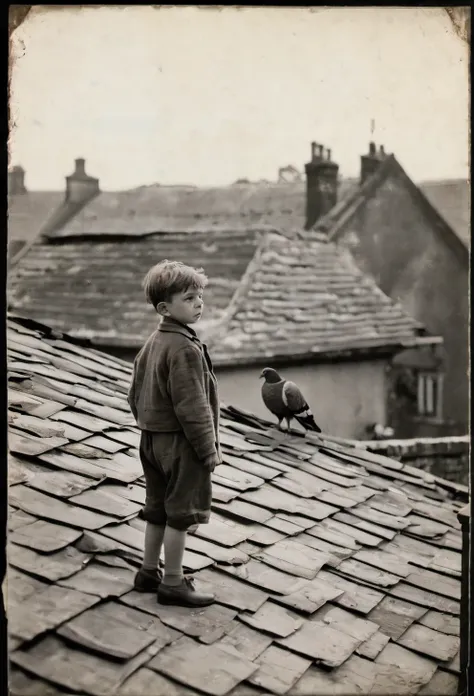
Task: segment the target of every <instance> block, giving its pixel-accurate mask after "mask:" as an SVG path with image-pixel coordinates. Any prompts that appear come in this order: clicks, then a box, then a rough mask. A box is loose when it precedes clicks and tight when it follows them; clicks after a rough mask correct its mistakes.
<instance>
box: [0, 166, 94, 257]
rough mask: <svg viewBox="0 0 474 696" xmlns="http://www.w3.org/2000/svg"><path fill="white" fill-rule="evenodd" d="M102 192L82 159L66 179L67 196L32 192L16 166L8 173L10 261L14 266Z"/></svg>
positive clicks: (56, 193)
mask: <svg viewBox="0 0 474 696" xmlns="http://www.w3.org/2000/svg"><path fill="white" fill-rule="evenodd" d="M98 191H99V182H98V180H97V179H95V178H94V177H90V176H88V175H87V174H86V172H85V162H84V160H83V159H78V160H76V163H75V170H74V172H73V173H72V174H71V175H70V176H68V177H66V189H65V192H64V193H63V192H61V191H30V190H28V189H27V188H26V184H25V170H24V169H23V167H21V166H19V165H15V166H14V167H12V169H11V170H10V171H9V172H8V230H7V232H8V234H7V248H8V260H9V263H10V264H11V265H13V264H15V262H16V260H17V258H19V257H21V255H22V254H24V253H25V252H26V250H27V249H28V248H29V246H31V244H33V243H34V241H35V240H36V239H37V238H38V237H39V236H40V235H41V234H48V233H50V232H51V231H52V230H54V229H56V227H57V226H58V225H59V226H61V225H63V224H65V223H66V222H67V220H68V219H69V218H70V217H71V216H74V215H75V214H76V213H77V212H78V211H79V210H80V208H81V207H82V205H85V204H86V203H87V202H89V201H90V200H91V198H93V197H94V196H95V195H96V194H97V193H98Z"/></svg>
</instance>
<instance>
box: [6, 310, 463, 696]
mask: <svg viewBox="0 0 474 696" xmlns="http://www.w3.org/2000/svg"><path fill="white" fill-rule="evenodd" d="M7 325H8V326H7V330H8V334H7V335H8V351H9V356H8V368H9V372H8V378H9V393H8V397H9V438H8V445H9V455H8V459H9V462H8V476H9V481H8V483H9V520H8V529H9V536H8V563H9V568H8V576H7V583H6V598H7V603H8V618H9V622H8V628H9V659H10V670H9V672H10V674H9V680H10V691H11V693H12V694H24V693H38V692H42V693H50V694H54V695H55V696H56V695H57V694H62V693H68V692H71V691H74V692H76V693H81V694H86V695H87V696H96V695H97V694H98V693H100V694H104V696H107V695H108V694H110V695H113V694H120V695H121V696H132V695H133V694H135V695H136V694H138V693H175V694H178V693H186V694H189V696H191V695H192V694H196V695H197V694H199V693H204V694H208V695H209V696H227V695H229V696H230V695H231V694H232V696H235V694H239V693H240V694H249V695H253V694H255V696H257V694H258V693H262V691H261V690H262V689H263V690H264V692H265V693H267V694H272V695H273V694H275V696H276V695H283V694H285V693H292V694H296V695H300V694H301V695H303V694H308V693H329V692H330V691H333V690H334V689H335V688H336V689H337V690H338V692H339V691H340V692H344V693H356V692H359V691H363V692H364V693H370V692H373V693H396V692H397V690H399V688H400V684H403V685H404V688H406V690H407V691H410V693H411V692H418V691H419V690H420V689H421V688H423V690H424V691H426V692H427V693H431V691H432V690H436V689H437V690H438V691H441V692H442V693H453V694H454V693H456V687H457V680H458V677H459V672H460V666H459V616H460V611H461V609H460V603H459V595H460V573H461V571H460V568H461V553H460V549H461V532H460V525H459V522H458V519H457V515H458V513H459V510H460V508H462V506H463V505H464V504H465V502H466V500H467V496H468V489H467V487H462V486H459V487H458V488H457V489H456V490H455V491H453V490H452V489H450V488H449V485H447V486H443V481H439V480H436V479H435V477H432V476H430V474H428V473H426V472H424V471H422V470H419V469H415V468H413V467H411V466H409V465H407V464H404V463H402V462H399V461H396V460H394V459H390V458H389V457H385V456H381V455H377V454H374V453H371V452H367V451H365V450H362V449H357V448H355V447H350V446H343V445H341V444H337V443H336V442H334V438H333V437H332V436H330V435H326V434H324V433H322V434H320V435H318V436H316V435H314V434H312V435H310V436H306V437H305V436H301V435H300V434H297V433H293V432H290V433H289V434H287V435H283V436H282V435H281V434H279V433H278V431H277V430H276V429H275V428H274V427H272V426H271V424H269V423H268V422H266V421H264V420H262V419H259V418H257V417H255V416H254V415H252V414H250V413H247V412H244V411H241V410H239V409H236V408H233V407H231V406H225V405H222V421H221V441H222V449H223V455H224V464H222V465H221V466H220V467H219V468H218V469H216V471H215V472H214V474H213V502H212V516H211V521H210V523H209V524H208V525H202V526H201V527H200V528H199V529H198V531H197V532H196V533H195V534H193V535H189V537H188V543H187V550H186V552H185V558H184V564H185V567H186V569H187V570H190V571H193V572H194V576H195V578H196V583H197V584H198V585H199V586H201V587H203V588H206V589H207V588H208V587H212V588H213V590H214V591H215V592H216V594H217V601H216V603H215V604H214V605H212V606H211V607H208V608H206V609H202V610H199V611H193V610H189V609H179V608H176V607H163V606H162V605H159V604H157V603H156V599H155V597H154V596H151V595H144V594H140V593H137V592H134V591H133V577H134V574H135V572H136V569H137V568H138V567H139V566H140V564H141V562H142V554H143V536H144V523H143V521H142V520H141V519H140V516H139V511H140V509H141V506H142V505H143V503H144V497H145V489H144V485H143V483H144V482H143V472H142V471H141V467H140V464H139V461H138V458H137V447H138V442H139V433H138V430H137V428H136V426H135V424H134V422H133V418H132V417H131V414H130V412H129V409H128V404H127V400H126V393H127V388H128V384H129V380H130V376H131V371H132V366H131V365H127V364H123V362H122V361H120V360H117V359H116V358H113V357H110V356H106V355H103V354H100V353H99V352H98V351H92V350H89V349H87V348H84V347H82V346H79V345H78V344H77V343H76V342H71V341H70V339H69V338H68V337H67V336H64V334H63V335H61V336H59V335H57V336H56V335H55V334H54V332H52V331H50V330H49V329H48V328H47V327H45V326H40V325H39V324H37V323H36V322H34V321H28V320H26V319H25V320H21V321H19V320H18V319H17V318H15V317H13V316H11V315H8V316H7ZM445 483H446V484H449V482H445ZM185 664H186V665H187V666H188V668H187V669H184V668H183V665H185ZM227 664H229V665H230V667H229V668H227V667H226V665H227ZM435 687H436V689H435Z"/></svg>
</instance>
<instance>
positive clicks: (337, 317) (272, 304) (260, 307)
mask: <svg viewBox="0 0 474 696" xmlns="http://www.w3.org/2000/svg"><path fill="white" fill-rule="evenodd" d="M421 330H422V327H421V324H419V323H418V322H416V321H415V320H414V319H412V318H411V317H409V316H408V315H407V314H406V313H405V312H404V310H403V309H402V308H401V307H400V305H398V304H396V303H395V302H394V301H393V300H391V299H390V298H389V297H387V296H386V295H385V294H384V293H383V292H382V291H381V290H380V289H379V288H378V287H377V285H376V284H375V282H374V281H373V280H372V279H371V278H369V277H368V276H365V275H364V274H363V273H362V272H361V271H360V270H359V269H358V268H357V266H356V264H355V262H354V260H353V259H352V257H351V255H350V253H349V252H348V251H347V250H344V249H342V248H340V247H338V246H337V245H336V244H332V243H329V242H327V239H326V237H325V236H324V235H321V236H319V237H317V236H316V235H313V236H312V238H307V239H288V238H286V237H282V236H281V235H276V234H271V233H269V234H267V235H266V236H265V238H264V239H263V240H262V242H261V244H260V247H259V249H258V251H257V253H256V255H255V257H254V259H253V260H252V262H251V264H250V265H249V268H248V269H247V273H246V276H245V277H244V279H243V280H242V282H241V285H240V287H239V290H238V292H237V293H236V295H235V296H234V298H233V300H232V302H231V304H230V306H229V307H228V309H227V310H226V312H225V314H224V318H223V319H222V321H221V322H220V323H219V325H218V326H215V327H214V328H213V333H212V335H211V336H210V337H209V339H208V340H209V345H210V346H211V348H212V355H213V360H214V361H215V363H216V365H222V364H226V363H229V364H237V363H249V362H262V361H263V362H265V361H266V360H267V358H270V357H271V358H275V359H280V358H281V359H285V358H286V359H289V358H290V357H295V358H302V357H308V356H312V355H313V356H314V355H318V354H321V353H331V352H333V351H345V350H354V349H358V348H359V349H360V348H366V349H370V348H377V347H382V346H383V347H386V346H397V345H403V344H406V345H409V344H411V343H415V344H416V341H417V338H416V337H417V336H418V334H419V333H420V331H421Z"/></svg>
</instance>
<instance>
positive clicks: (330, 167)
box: [305, 143, 339, 230]
mask: <svg viewBox="0 0 474 696" xmlns="http://www.w3.org/2000/svg"><path fill="white" fill-rule="evenodd" d="M305 171H306V229H307V230H309V229H311V228H312V227H313V225H314V224H315V223H316V222H317V221H318V220H319V218H321V217H322V216H323V215H326V213H328V212H329V211H330V210H331V208H333V207H334V206H335V205H336V203H337V174H338V171H339V167H338V165H337V164H336V163H335V162H333V161H332V160H331V150H326V149H325V148H324V147H323V145H319V143H311V161H310V162H308V164H305Z"/></svg>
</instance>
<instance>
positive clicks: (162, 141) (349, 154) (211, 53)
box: [9, 6, 469, 190]
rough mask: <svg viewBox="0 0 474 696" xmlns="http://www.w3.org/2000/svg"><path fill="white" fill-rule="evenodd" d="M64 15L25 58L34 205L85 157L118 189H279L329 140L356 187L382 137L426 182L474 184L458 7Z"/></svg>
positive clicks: (14, 150) (18, 66)
mask: <svg viewBox="0 0 474 696" xmlns="http://www.w3.org/2000/svg"><path fill="white" fill-rule="evenodd" d="M50 7H51V6H50ZM52 7H53V9H50V10H41V8H38V7H34V9H33V10H32V11H31V13H30V15H29V17H28V18H27V19H26V21H25V22H24V23H23V24H22V25H21V26H20V27H19V28H18V29H17V30H16V31H15V32H14V34H13V37H12V43H11V52H12V56H13V61H12V66H11V90H12V91H11V101H10V108H11V111H12V121H13V123H12V124H11V130H10V139H9V152H10V165H21V166H23V168H24V169H25V171H26V180H25V183H26V186H27V188H29V189H30V190H63V188H64V185H65V182H64V177H65V176H67V175H68V174H70V173H72V171H73V168H74V160H75V159H76V158H78V157H83V158H85V160H86V170H87V172H88V173H89V174H91V175H92V176H95V177H98V178H99V179H100V186H101V188H102V189H103V190H118V189H126V188H132V187H135V186H140V185H144V184H152V183H155V182H159V183H162V184H184V183H188V184H189V183H190V184H195V185H199V186H212V185H226V184H231V183H232V182H234V181H235V180H236V179H238V178H242V177H246V178H248V179H250V180H258V179H262V178H266V179H270V180H275V179H276V178H277V172H278V168H279V167H281V166H286V165H288V164H292V165H293V166H296V167H297V168H298V169H300V170H303V167H304V164H305V162H307V161H308V159H309V156H310V142H311V141H313V140H314V141H317V142H318V143H322V144H323V145H325V146H326V147H328V148H331V150H332V154H333V159H334V160H335V161H337V163H338V164H339V167H340V173H341V175H342V176H343V177H356V176H358V175H359V168H360V155H361V154H364V153H365V151H366V150H367V149H368V143H369V140H370V139H371V137H373V139H374V140H375V142H376V143H377V144H378V145H380V144H383V145H384V147H385V150H386V151H388V152H393V153H394V154H395V155H396V157H397V159H398V160H399V162H400V163H401V164H402V166H403V167H404V168H405V169H406V171H407V172H408V174H409V175H410V176H411V177H412V178H413V179H414V180H415V181H422V180H426V179H446V178H460V177H461V178H466V177H467V176H468V137H469V126H468V124H469V117H468V110H469V93H468V89H469V88H468V50H467V47H466V44H465V43H463V42H462V40H461V39H459V38H458V37H457V36H456V34H455V33H454V31H453V29H452V25H451V23H450V20H449V18H448V17H447V15H446V13H445V11H444V10H443V9H442V8H423V7H414V8H405V7H399V8H382V7H367V8H360V7H359V8H350V7H341V8H336V7H331V8H328V9H325V8H309V9H308V8H306V9H305V8H282V7H276V8H272V7H267V8H246V9H237V8H229V7H227V8H225V9H223V10H220V11H219V10H218V9H217V8H203V9H199V8H198V7H167V8H153V7H151V6H141V7H131V6H127V7H115V8H114V7H102V8H101V7H95V8H94V7H87V6H86V7H82V8H81V7H78V6H76V7H63V8H62V9H58V8H57V7H54V6H52ZM372 123H374V125H375V130H374V132H373V136H372V135H371V124H372Z"/></svg>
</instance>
